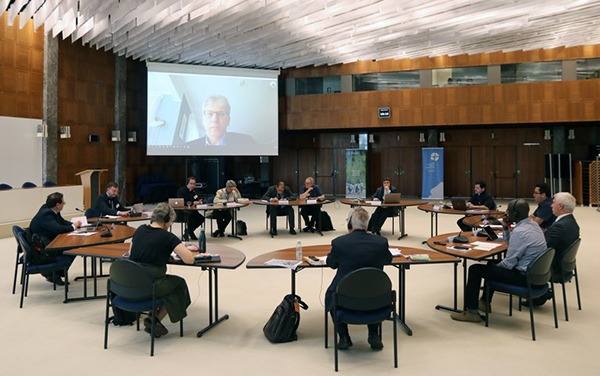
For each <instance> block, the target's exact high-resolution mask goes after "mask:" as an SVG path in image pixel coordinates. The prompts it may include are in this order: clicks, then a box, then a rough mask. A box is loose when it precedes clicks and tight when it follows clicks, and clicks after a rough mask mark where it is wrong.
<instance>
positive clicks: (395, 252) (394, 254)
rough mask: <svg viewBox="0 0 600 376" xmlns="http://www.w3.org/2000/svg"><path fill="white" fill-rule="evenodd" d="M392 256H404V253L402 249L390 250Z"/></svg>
mask: <svg viewBox="0 0 600 376" xmlns="http://www.w3.org/2000/svg"><path fill="white" fill-rule="evenodd" d="M388 249H389V250H390V253H391V254H392V256H402V251H401V250H400V248H388Z"/></svg>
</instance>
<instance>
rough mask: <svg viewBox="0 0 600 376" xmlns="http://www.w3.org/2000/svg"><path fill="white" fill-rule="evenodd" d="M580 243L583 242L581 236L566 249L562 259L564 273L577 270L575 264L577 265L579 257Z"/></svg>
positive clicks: (561, 264)
mask: <svg viewBox="0 0 600 376" xmlns="http://www.w3.org/2000/svg"><path fill="white" fill-rule="evenodd" d="M579 244H581V238H578V239H577V240H575V241H574V242H573V244H571V245H570V246H569V248H567V250H566V251H565V253H564V255H563V258H562V260H561V261H560V267H561V270H562V273H563V275H564V274H565V273H571V272H572V271H573V270H575V266H576V265H577V264H576V262H575V260H576V259H577V251H578V250H579Z"/></svg>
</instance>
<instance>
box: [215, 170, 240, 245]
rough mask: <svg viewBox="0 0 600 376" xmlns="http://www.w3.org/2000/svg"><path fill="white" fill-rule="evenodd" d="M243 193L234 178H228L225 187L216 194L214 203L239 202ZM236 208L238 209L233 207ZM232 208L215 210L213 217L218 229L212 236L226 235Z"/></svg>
mask: <svg viewBox="0 0 600 376" xmlns="http://www.w3.org/2000/svg"><path fill="white" fill-rule="evenodd" d="M241 197H242V195H241V194H240V191H238V189H237V184H235V182H234V181H233V180H227V182H226V183H225V188H221V189H219V190H218V191H217V193H216V194H215V199H214V201H213V202H214V203H215V204H224V203H227V202H237V200H238V199H239V198H241ZM231 210H236V209H231ZM231 210H213V212H212V217H213V218H214V219H216V220H217V231H215V232H213V233H212V237H213V238H216V237H217V236H221V237H223V236H225V229H226V228H227V225H228V224H229V222H231Z"/></svg>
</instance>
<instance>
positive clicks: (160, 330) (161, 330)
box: [144, 317, 169, 338]
mask: <svg viewBox="0 0 600 376" xmlns="http://www.w3.org/2000/svg"><path fill="white" fill-rule="evenodd" d="M146 320H147V321H148V326H146ZM151 325H152V319H151V318H150V317H146V318H145V319H144V332H146V333H148V334H152V330H151ZM167 333H169V331H168V330H167V328H165V326H164V325H163V324H162V323H161V322H160V321H159V320H158V318H156V319H155V320H154V338H160V337H162V336H164V335H165V334H167Z"/></svg>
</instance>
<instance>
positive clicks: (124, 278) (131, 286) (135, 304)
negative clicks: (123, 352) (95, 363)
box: [104, 259, 183, 356]
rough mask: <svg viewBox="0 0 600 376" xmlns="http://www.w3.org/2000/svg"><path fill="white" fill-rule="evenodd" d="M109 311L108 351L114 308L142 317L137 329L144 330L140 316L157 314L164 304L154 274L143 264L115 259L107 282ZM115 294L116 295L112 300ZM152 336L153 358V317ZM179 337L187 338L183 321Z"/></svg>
mask: <svg viewBox="0 0 600 376" xmlns="http://www.w3.org/2000/svg"><path fill="white" fill-rule="evenodd" d="M106 290H107V294H106V312H105V316H104V349H107V348H108V327H109V324H110V322H111V321H112V317H109V311H110V308H111V307H113V306H114V307H118V308H120V309H122V310H124V311H128V312H135V313H137V315H138V319H137V330H138V331H139V330H140V317H139V314H140V313H148V312H156V310H157V309H158V308H160V307H161V306H162V305H163V304H164V302H163V300H162V299H160V298H157V297H156V282H155V281H154V279H153V278H152V275H151V274H150V273H149V272H148V271H147V270H145V269H144V268H143V267H142V266H141V265H140V264H138V263H136V262H134V261H131V260H126V259H120V260H115V261H114V262H113V264H112V266H111V268H110V277H109V279H108V281H107V282H106ZM111 295H114V296H113V297H112V299H111ZM151 317H152V326H151V333H150V356H154V324H155V320H156V315H155V314H152V315H151ZM179 336H180V337H183V320H181V321H180V322H179Z"/></svg>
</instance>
